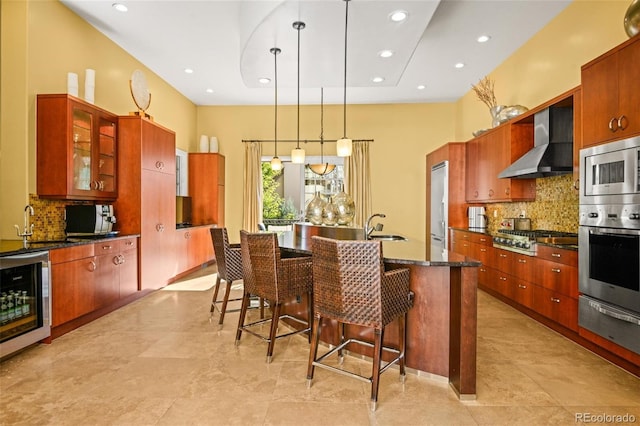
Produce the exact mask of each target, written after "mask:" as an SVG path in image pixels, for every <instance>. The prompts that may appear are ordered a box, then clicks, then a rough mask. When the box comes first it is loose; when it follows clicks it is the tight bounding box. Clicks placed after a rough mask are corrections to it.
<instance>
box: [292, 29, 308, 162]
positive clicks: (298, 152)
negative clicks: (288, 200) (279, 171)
mask: <svg viewBox="0 0 640 426" xmlns="http://www.w3.org/2000/svg"><path fill="white" fill-rule="evenodd" d="M305 26H306V25H305V23H304V22H301V21H296V22H294V23H293V28H295V29H296V30H297V31H298V133H297V137H296V142H297V143H296V147H295V148H294V149H292V150H291V162H292V163H294V164H304V149H302V148H300V30H302V29H304V27H305Z"/></svg>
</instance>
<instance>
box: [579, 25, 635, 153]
mask: <svg viewBox="0 0 640 426" xmlns="http://www.w3.org/2000/svg"><path fill="white" fill-rule="evenodd" d="M638 64H640V38H638V37H634V38H631V39H629V40H627V41H625V42H624V43H622V44H620V45H619V46H617V47H615V48H614V49H612V50H610V51H609V52H607V53H605V54H604V55H602V56H600V57H598V58H596V59H594V60H593V61H591V62H589V63H587V64H586V65H583V66H582V102H583V103H582V137H583V146H585V147H586V146H591V145H598V144H600V143H604V142H608V141H612V140H616V139H623V138H628V137H631V136H635V135H638V134H640V102H638V93H639V92H640V69H639V68H638Z"/></svg>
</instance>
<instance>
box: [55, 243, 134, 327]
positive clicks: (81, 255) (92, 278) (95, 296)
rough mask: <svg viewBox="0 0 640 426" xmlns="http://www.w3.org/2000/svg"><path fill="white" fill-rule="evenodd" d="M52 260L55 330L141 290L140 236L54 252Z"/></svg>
mask: <svg viewBox="0 0 640 426" xmlns="http://www.w3.org/2000/svg"><path fill="white" fill-rule="evenodd" d="M50 259H51V306H52V310H51V311H52V314H51V317H52V321H51V322H52V326H54V327H56V326H59V325H62V324H65V323H67V322H69V321H72V320H74V319H76V318H79V317H81V316H83V315H86V314H89V313H91V312H93V311H95V310H97V309H100V308H105V307H108V306H112V305H114V304H116V303H117V302H118V301H119V300H120V299H122V298H124V297H127V296H130V295H131V294H133V293H135V292H137V291H138V251H137V238H136V237H127V238H121V239H112V240H103V241H99V242H96V243H94V244H81V245H77V246H71V247H67V248H60V249H55V250H51V251H50Z"/></svg>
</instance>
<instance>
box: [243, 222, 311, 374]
mask: <svg viewBox="0 0 640 426" xmlns="http://www.w3.org/2000/svg"><path fill="white" fill-rule="evenodd" d="M240 245H241V250H242V251H243V257H242V262H243V269H244V271H245V286H244V298H243V300H242V307H241V308H240V319H239V320H238V331H237V333H236V345H239V344H240V337H241V336H242V332H243V331H246V332H247V333H250V334H253V335H254V336H256V337H259V338H261V339H262V340H265V341H266V342H267V343H268V346H267V363H270V362H271V358H272V356H273V347H274V344H275V341H276V339H279V338H281V337H286V336H290V335H292V334H297V333H303V332H310V331H311V327H310V324H311V317H312V305H313V296H312V293H311V291H312V288H313V279H312V275H311V273H312V264H311V256H305V257H292V258H285V259H283V258H281V256H280V247H279V246H278V238H277V235H276V234H275V233H272V232H263V233H249V232H246V231H244V230H242V231H240ZM305 293H306V294H307V295H308V296H309V306H308V309H309V311H308V318H309V319H308V320H307V321H304V320H302V319H300V318H296V317H293V316H291V315H286V314H285V315H281V314H280V309H281V307H282V304H283V303H284V302H287V301H290V300H291V299H295V298H298V297H300V296H303V295H304V294H305ZM251 294H255V295H258V296H260V297H261V298H263V299H264V300H265V301H267V302H268V303H269V306H270V307H271V310H272V315H271V318H266V319H260V320H259V321H254V322H251V323H249V324H245V317H246V314H247V309H248V307H249V304H250V295H251ZM283 318H287V319H290V320H292V321H295V322H297V323H299V324H302V325H303V328H302V329H299V330H294V331H291V332H287V333H282V334H280V335H278V323H279V321H280V319H283ZM267 322H271V326H270V330H269V335H268V336H265V335H264V334H260V333H258V332H257V331H254V330H255V328H256V326H259V325H261V324H264V323H267Z"/></svg>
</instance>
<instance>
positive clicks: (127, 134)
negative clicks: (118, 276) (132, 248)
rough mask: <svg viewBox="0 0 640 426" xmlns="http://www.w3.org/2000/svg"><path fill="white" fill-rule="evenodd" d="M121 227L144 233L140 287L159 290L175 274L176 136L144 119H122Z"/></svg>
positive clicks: (118, 203)
mask: <svg viewBox="0 0 640 426" xmlns="http://www.w3.org/2000/svg"><path fill="white" fill-rule="evenodd" d="M118 139H119V141H120V143H121V149H120V150H119V151H118V174H119V176H120V180H121V182H123V183H126V184H123V185H122V186H121V188H120V191H119V196H118V199H117V200H116V202H115V203H114V208H115V210H116V212H118V223H117V224H116V227H117V229H118V230H120V231H121V232H122V233H124V234H140V241H139V249H140V265H139V274H140V288H141V289H142V290H145V289H157V288H160V287H163V286H165V285H166V284H167V283H168V282H169V280H170V279H171V278H172V277H173V276H174V270H175V263H176V259H175V252H174V244H175V229H176V223H175V222H176V203H175V196H176V179H175V133H174V132H173V131H171V130H169V129H166V128H164V127H162V126H160V125H158V124H157V123H154V122H152V121H150V120H148V119H146V118H143V117H139V116H124V117H119V119H118Z"/></svg>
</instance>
